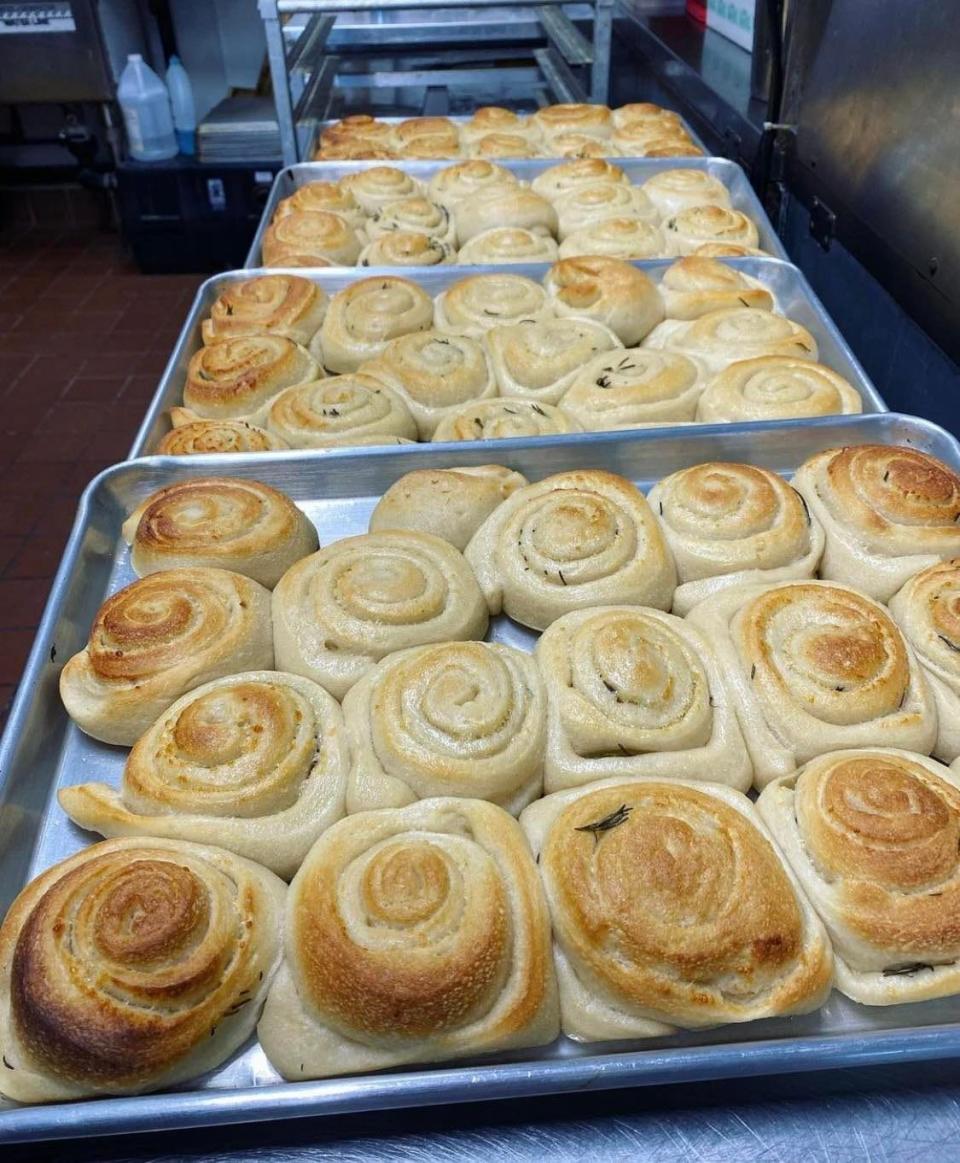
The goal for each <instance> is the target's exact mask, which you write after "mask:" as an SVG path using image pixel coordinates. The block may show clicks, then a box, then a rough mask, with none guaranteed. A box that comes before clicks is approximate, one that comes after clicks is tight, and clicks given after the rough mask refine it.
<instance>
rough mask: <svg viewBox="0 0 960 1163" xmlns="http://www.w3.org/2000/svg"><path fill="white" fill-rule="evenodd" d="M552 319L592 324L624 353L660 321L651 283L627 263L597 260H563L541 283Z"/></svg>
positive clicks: (596, 257)
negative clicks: (612, 335) (553, 310)
mask: <svg viewBox="0 0 960 1163" xmlns="http://www.w3.org/2000/svg"><path fill="white" fill-rule="evenodd" d="M543 285H544V287H546V290H547V294H548V295H549V297H550V299H551V301H552V302H553V304H554V306H555V308H556V311H557V314H558V315H561V316H566V315H575V316H579V317H581V318H582V317H586V318H587V319H594V320H596V321H597V322H598V323H604V324H606V326H607V327H609V328H611V329H612V330H613V331H614V332H615V334H616V335H617V337H618V338H619V340H620V342H621V343H623V344H624V346H625V347H633V346H635V345H636V344H638V343H639V342H640V340H641V339H643V338H644V337H645V336H646V335H648V334H649V332H650V331H652V330H653V328H654V327H655V326H656V325H657V323H659V322H660V320H661V319H662V318H663V304H662V303H661V301H660V296H659V294H658V293H657V288H656V287H655V286H654V285H653V282H652V280H651V279H650V278H649V276H647V275H646V274H644V272H643V271H641V270H640V269H639V268H637V267H635V266H634V265H633V264H632V263H629V262H624V261H623V260H622V259H617V258H604V257H603V256H601V255H594V256H592V257H590V256H584V257H581V258H565V259H561V260H560V262H558V263H554V265H553V266H552V267H551V268H550V270H549V271H547V275H546V278H545V279H544V280H543Z"/></svg>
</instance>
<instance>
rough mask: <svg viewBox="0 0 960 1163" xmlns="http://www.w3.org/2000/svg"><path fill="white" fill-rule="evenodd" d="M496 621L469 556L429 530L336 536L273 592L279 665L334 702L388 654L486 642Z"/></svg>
mask: <svg viewBox="0 0 960 1163" xmlns="http://www.w3.org/2000/svg"><path fill="white" fill-rule="evenodd" d="M488 620H489V615H488V611H487V607H486V605H485V603H484V600H483V596H482V594H481V592H480V589H479V587H478V585H477V581H476V578H475V577H474V575H473V572H472V570H471V569H470V566H469V565H467V563H466V561H465V560H464V558H463V555H462V554H461V553H459V552H458V551H457V550H456V549H454V548H453V546H452V545H450V544H449V543H448V542H446V541H443V540H441V538H439V537H434V536H433V535H432V534H429V533H415V532H409V531H403V532H401V531H394V532H386V533H367V534H363V535H361V536H359V537H346V538H344V539H343V540H341V541H335V542H334V543H333V544H332V545H329V546H327V547H326V548H325V549H321V550H320V552H319V553H315V554H313V556H311V557H307V558H305V559H304V560H303V561H300V562H297V564H296V565H294V566H292V567H291V568H290V569H289V570H288V571H287V573H286V574H284V576H283V577H282V578H281V579H280V582H279V584H278V585H277V587H276V589H275V590H274V592H273V624H274V638H275V641H276V649H277V665H278V666H279V667H281V668H282V669H284V670H288V671H291V672H292V673H294V674H302V675H305V676H306V677H307V678H312V679H313V680H314V681H315V682H318V683H319V684H320V685H321V686H322V687H324V688H325V689H326V690H328V691H329V692H330V693H331V694H332V695H333V696H334V697H335V698H342V697H343V696H344V695H345V694H346V693H347V691H348V690H349V689H350V687H352V686H353V684H354V683H355V682H357V681H358V680H359V679H360V678H362V677H363V675H365V674H366V673H367V672H368V671H369V670H372V669H373V667H374V665H375V664H376V663H377V662H379V661H380V659H381V658H383V657H384V656H385V655H387V654H391V653H392V652H393V651H395V650H405V649H406V648H407V647H410V646H425V645H427V644H428V643H430V642H444V641H448V640H450V641H458V640H467V639H480V638H482V637H483V636H484V634H485V633H486V630H487V623H488Z"/></svg>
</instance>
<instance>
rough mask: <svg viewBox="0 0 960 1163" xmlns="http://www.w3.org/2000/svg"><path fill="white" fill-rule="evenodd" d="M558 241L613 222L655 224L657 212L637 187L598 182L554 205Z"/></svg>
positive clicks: (570, 194)
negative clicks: (601, 223) (621, 219)
mask: <svg viewBox="0 0 960 1163" xmlns="http://www.w3.org/2000/svg"><path fill="white" fill-rule="evenodd" d="M554 206H555V207H556V211H557V222H558V224H559V237H560V238H561V239H566V238H569V237H570V235H571V234H576V233H577V232H578V231H580V230H586V229H587V228H588V227H590V226H595V225H597V223H600V222H606V221H608V220H609V219H610V218H639V219H640V220H641V221H644V222H652V223H656V222H657V220H658V218H657V211H656V209H655V208H654V205H653V203H652V202H650V201H649V199H648V198H647V196H646V194H644V192H643V191H642V190H641V189H640V188H639V187H638V186H629V185H626V184H625V183H623V182H595V183H593V184H592V185H589V186H578V187H577V188H576V189H574V190H571V191H570V193H569V194H564V195H563V197H561V198H557V200H556V201H555V202H554Z"/></svg>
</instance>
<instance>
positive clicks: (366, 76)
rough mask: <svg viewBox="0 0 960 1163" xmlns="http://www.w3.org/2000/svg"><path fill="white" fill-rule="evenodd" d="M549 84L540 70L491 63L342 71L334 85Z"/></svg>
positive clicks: (503, 86)
mask: <svg viewBox="0 0 960 1163" xmlns="http://www.w3.org/2000/svg"><path fill="white" fill-rule="evenodd" d="M545 84H546V85H547V86H548V87H551V86H550V79H549V78H548V77H544V76H542V75H541V73H540V70H539V69H536V68H533V67H530V66H524V65H516V66H514V67H513V68H510V67H501V66H494V67H492V68H489V69H484V68H476V67H471V68H461V69H422V70H420V71H416V70H412V69H406V70H403V71H393V70H391V69H377V71H376V72H375V73H341V74H340V75H339V76H338V77H337V85H338V86H339V87H340V88H341V89H400V88H426V87H427V86H429V85H443V86H446V87H450V88H452V87H455V86H463V85H466V86H470V87H474V86H484V87H488V88H489V87H491V86H495V87H496V88H498V89H503V90H505V91H510V90H511V89H513V91H516V90H517V89H520V90H521V91H523V92H532V90H533V89H539V88H543V87H544V85H545Z"/></svg>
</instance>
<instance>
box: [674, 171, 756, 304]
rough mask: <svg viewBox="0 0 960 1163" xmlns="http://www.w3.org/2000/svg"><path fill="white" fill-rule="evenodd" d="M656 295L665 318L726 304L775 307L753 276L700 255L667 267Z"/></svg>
mask: <svg viewBox="0 0 960 1163" xmlns="http://www.w3.org/2000/svg"><path fill="white" fill-rule="evenodd" d="M689 172H690V173H696V172H698V171H695V170H691V171H689ZM660 294H661V296H662V298H663V306H664V310H665V312H666V316H667V318H668V319H698V318H699V317H700V316H701V315H707V314H709V313H710V312H711V311H722V310H723V309H724V308H726V307H755V308H757V309H758V310H760V311H772V310H773V309H774V307H775V306H776V303H775V301H774V298H773V295H771V294H770V292H769V291H768V290H767V288H766V287H765V286H763V284H762V283H760V282H759V281H758V280H757V279H752V278H750V276H749V275H745V274H743V273H742V271H738V270H737V269H736V267H731V266H727V264H726V263H722V262H717V260H716V259H713V258H703V257H701V256H700V255H688V256H687V257H686V258H678V259H677V261H676V262H675V263H672V264H671V265H670V266H669V267H667V269H666V270H665V271H664V272H663V278H662V279H661V281H660Z"/></svg>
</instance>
